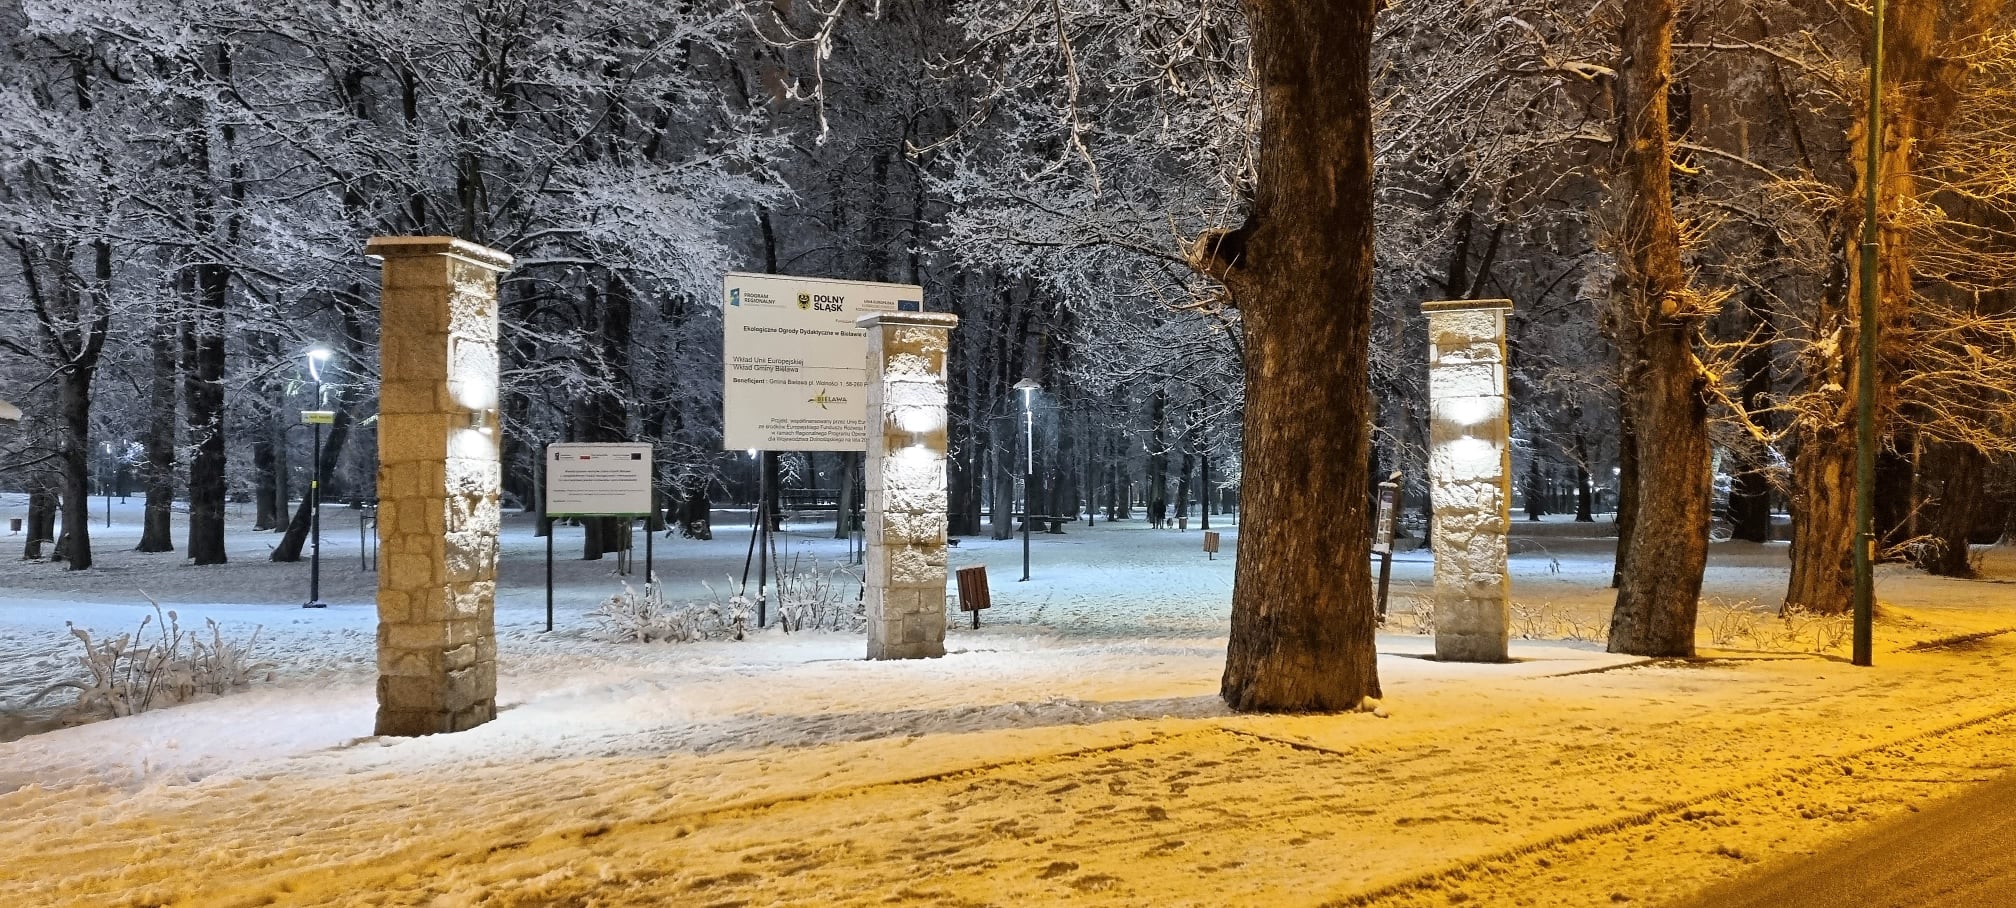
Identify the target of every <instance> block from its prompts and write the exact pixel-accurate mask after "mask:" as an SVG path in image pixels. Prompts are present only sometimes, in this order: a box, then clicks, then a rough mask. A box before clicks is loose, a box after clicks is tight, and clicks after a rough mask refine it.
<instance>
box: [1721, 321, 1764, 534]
mask: <svg viewBox="0 0 2016 908" xmlns="http://www.w3.org/2000/svg"><path fill="white" fill-rule="evenodd" d="M1736 365H1737V369H1738V370H1739V371H1741V372H1742V373H1743V383H1742V386H1741V389H1740V390H1739V391H1738V394H1739V395H1740V402H1741V405H1742V407H1743V410H1744V412H1745V413H1746V414H1747V415H1748V418H1749V419H1750V420H1751V421H1753V422H1765V423H1767V426H1768V422H1767V421H1768V420H1769V418H1770V417H1769V414H1768V413H1767V412H1766V411H1767V409H1768V408H1769V406H1770V401H1769V399H1768V398H1769V396H1770V394H1771V347H1770V345H1769V344H1763V343H1754V342H1753V343H1752V344H1751V345H1750V347H1749V349H1747V350H1745V351H1744V353H1743V355H1742V356H1741V357H1740V358H1739V359H1738V360H1737V364H1736ZM1735 456H1736V462H1737V467H1736V475H1735V477H1734V478H1733V479H1732V480H1731V482H1730V488H1729V525H1730V535H1731V537H1732V538H1735V539H1741V540H1744V541H1747V542H1769V541H1771V473H1770V464H1769V463H1767V462H1766V461H1765V459H1764V451H1763V450H1762V447H1761V446H1759V445H1748V446H1745V447H1743V448H1739V449H1737V450H1736V452H1735Z"/></svg>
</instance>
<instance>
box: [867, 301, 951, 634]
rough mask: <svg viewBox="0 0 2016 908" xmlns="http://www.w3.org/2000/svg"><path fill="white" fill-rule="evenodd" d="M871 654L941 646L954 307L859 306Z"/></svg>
mask: <svg viewBox="0 0 2016 908" xmlns="http://www.w3.org/2000/svg"><path fill="white" fill-rule="evenodd" d="M855 324H857V325H860V326H861V327H863V328H866V329H867V330H868V388H867V392H868V461H867V465H866V473H867V484H868V514H867V524H866V526H865V530H866V534H867V537H868V578H867V586H868V590H867V606H868V658H870V659H921V658H926V657H931V656H943V655H945V506H946V500H945V443H946V428H945V427H946V421H945V400H946V398H945V353H946V350H947V348H948V347H949V346H950V344H951V340H952V328H953V326H955V325H957V324H959V317H958V316H956V315H946V314H943V313H936V312H885V313H878V314H875V315H864V316H862V317H861V318H860V319H858V320H857V321H856V322H855Z"/></svg>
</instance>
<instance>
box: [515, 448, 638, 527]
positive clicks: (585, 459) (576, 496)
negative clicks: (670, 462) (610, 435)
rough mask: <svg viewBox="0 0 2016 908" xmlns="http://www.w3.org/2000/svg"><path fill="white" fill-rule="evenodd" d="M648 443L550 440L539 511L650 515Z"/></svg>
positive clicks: (550, 513)
mask: <svg viewBox="0 0 2016 908" xmlns="http://www.w3.org/2000/svg"><path fill="white" fill-rule="evenodd" d="M652 447H653V446H652V445H651V443H649V442H627V441H625V442H553V443H551V444H548V445H547V446H546V452H545V464H546V476H545V483H544V486H545V487H544V488H543V489H542V490H541V494H542V496H543V499H544V505H545V507H544V510H543V511H542V513H544V514H545V516H547V517H549V518H551V517H648V516H650V515H651V514H652V512H653V509H654V507H653V506H654V501H655V499H656V497H657V491H656V489H657V484H656V483H655V482H654V481H653V476H652V466H653V460H652ZM570 467H571V468H572V469H569V468H570ZM600 505H615V506H614V507H601V506H600Z"/></svg>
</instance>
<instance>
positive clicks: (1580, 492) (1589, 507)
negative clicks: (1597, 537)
mask: <svg viewBox="0 0 2016 908" xmlns="http://www.w3.org/2000/svg"><path fill="white" fill-rule="evenodd" d="M1576 412H1577V413H1578V414H1579V413H1580V412H1581V408H1579V407H1578V408H1576ZM1592 497H1593V496H1592V495H1591V494H1590V490H1589V440H1588V439H1587V438H1584V437H1583V435H1582V430H1581V429H1576V430H1575V522H1576V523H1595V522H1596V508H1595V502H1593V501H1591V500H1590V499H1591V498H1592Z"/></svg>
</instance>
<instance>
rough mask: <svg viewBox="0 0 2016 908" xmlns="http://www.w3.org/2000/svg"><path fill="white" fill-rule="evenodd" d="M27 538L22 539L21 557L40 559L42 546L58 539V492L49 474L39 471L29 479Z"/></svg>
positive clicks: (24, 559) (30, 559)
mask: <svg viewBox="0 0 2016 908" xmlns="http://www.w3.org/2000/svg"><path fill="white" fill-rule="evenodd" d="M25 535H26V536H27V538H26V539H24V540H22V545H21V559H22V560H23V561H38V560H40V559H41V558H42V546H44V545H47V544H53V543H54V542H55V541H56V493H55V491H54V490H53V489H52V488H51V483H50V482H49V477H48V475H47V474H42V473H39V471H38V475H36V476H34V477H31V478H30V479H29V480H28V519H27V521H26V530H25Z"/></svg>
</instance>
